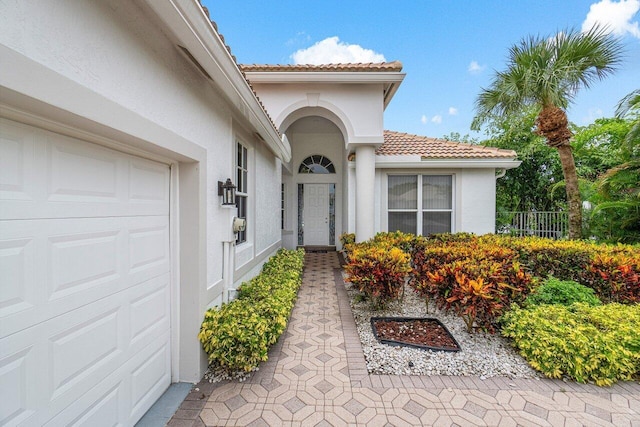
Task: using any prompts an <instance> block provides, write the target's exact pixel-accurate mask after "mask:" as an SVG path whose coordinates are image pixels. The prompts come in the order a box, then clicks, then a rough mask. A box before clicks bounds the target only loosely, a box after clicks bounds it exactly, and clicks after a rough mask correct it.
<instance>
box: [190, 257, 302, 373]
mask: <svg viewBox="0 0 640 427" xmlns="http://www.w3.org/2000/svg"><path fill="white" fill-rule="evenodd" d="M303 263H304V251H303V250H301V249H299V250H297V251H287V250H280V251H278V253H277V254H276V255H275V256H273V257H271V259H270V260H269V261H267V262H266V263H265V264H264V266H263V267H262V272H261V273H260V274H259V275H258V276H256V277H254V278H253V279H251V280H250V281H249V282H247V283H244V284H243V285H242V286H240V288H239V289H238V297H237V298H236V299H235V300H234V301H231V302H230V303H228V304H223V305H222V306H221V307H220V308H212V309H209V310H207V312H206V313H205V315H204V321H203V322H202V326H201V328H200V333H199V334H198V339H199V340H200V342H201V343H202V347H203V348H204V351H205V352H206V353H207V354H208V356H209V362H210V363H212V364H217V365H218V366H220V367H222V368H223V369H226V370H228V371H235V370H244V371H246V372H250V371H252V370H253V369H254V368H256V367H257V366H258V364H259V363H260V362H263V361H265V360H267V357H268V352H269V347H270V346H271V345H273V344H274V343H275V342H276V341H277V340H278V337H280V335H282V333H283V332H284V330H285V328H286V327H287V321H288V319H289V316H290V315H291V310H292V309H293V305H294V302H295V299H296V295H297V292H298V289H299V288H300V284H301V282H302V268H303Z"/></svg>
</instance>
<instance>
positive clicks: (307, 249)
mask: <svg viewBox="0 0 640 427" xmlns="http://www.w3.org/2000/svg"><path fill="white" fill-rule="evenodd" d="M298 248H302V249H304V250H305V252H313V253H325V252H335V251H336V247H335V246H317V245H314V246H312V245H309V246H298Z"/></svg>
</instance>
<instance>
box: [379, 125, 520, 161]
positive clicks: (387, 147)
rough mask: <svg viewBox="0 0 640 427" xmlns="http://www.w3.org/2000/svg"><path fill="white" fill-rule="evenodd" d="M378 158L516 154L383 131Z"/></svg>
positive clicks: (510, 157)
mask: <svg viewBox="0 0 640 427" xmlns="http://www.w3.org/2000/svg"><path fill="white" fill-rule="evenodd" d="M376 154H377V155H379V156H402V155H417V156H421V157H422V158H427V159H512V158H515V157H516V152H515V151H512V150H502V149H499V148H495V147H484V146H481V145H473V144H465V143H461V142H453V141H447V140H444V139H437V138H429V137H426V136H419V135H412V134H409V133H402V132H394V131H389V130H385V131H384V143H383V144H382V145H381V146H380V147H378V149H377V150H376Z"/></svg>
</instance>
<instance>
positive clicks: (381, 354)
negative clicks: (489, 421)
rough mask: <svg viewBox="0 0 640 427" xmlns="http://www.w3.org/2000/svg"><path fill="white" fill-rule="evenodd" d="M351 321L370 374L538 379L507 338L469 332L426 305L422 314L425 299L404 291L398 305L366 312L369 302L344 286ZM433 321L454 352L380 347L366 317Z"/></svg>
mask: <svg viewBox="0 0 640 427" xmlns="http://www.w3.org/2000/svg"><path fill="white" fill-rule="evenodd" d="M346 288H347V294H348V295H349V298H350V302H351V309H352V312H353V317H354V319H355V322H356V326H357V328H358V334H359V335H360V341H361V342H362V349H363V351H364V355H365V359H366V361H367V368H368V370H369V373H372V374H389V375H462V376H469V375H473V376H479V377H481V378H488V377H496V376H502V377H510V378H541V377H542V375H541V374H539V373H537V372H536V371H534V370H533V369H532V368H531V367H530V366H529V365H528V364H527V362H526V361H525V360H524V359H523V358H522V357H521V356H520V355H519V354H517V353H516V352H515V350H514V349H513V348H512V347H511V346H510V345H509V342H508V341H507V339H506V338H503V337H501V336H500V335H499V334H495V335H492V334H487V333H483V332H476V333H474V334H469V333H468V332H467V331H466V327H465V325H464V322H463V321H462V319H460V318H459V317H458V316H456V315H455V314H452V313H451V314H450V313H446V312H444V311H441V310H438V309H437V308H436V307H435V306H434V304H430V306H429V311H428V312H427V308H426V304H425V302H424V300H422V299H421V298H419V297H418V296H417V294H416V293H415V292H414V291H413V290H412V289H411V288H410V287H409V286H406V287H405V295H404V300H403V301H402V303H400V302H393V303H390V304H388V306H387V308H386V309H385V310H378V311H373V310H371V307H370V304H369V302H368V301H362V300H361V298H358V292H357V291H356V290H355V289H354V288H353V287H352V286H351V284H349V283H347V284H346ZM376 316H395V317H432V318H436V319H438V320H440V321H441V322H442V323H443V324H444V325H445V326H446V327H447V329H449V332H451V334H452V335H453V336H454V338H455V339H456V341H458V343H459V344H460V347H461V350H460V351H459V352H444V351H431V350H423V349H417V348H411V347H396V346H390V345H386V344H381V343H379V342H378V340H376V338H375V336H374V335H373V332H372V330H371V317H376Z"/></svg>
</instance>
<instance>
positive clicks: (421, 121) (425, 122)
mask: <svg viewBox="0 0 640 427" xmlns="http://www.w3.org/2000/svg"><path fill="white" fill-rule="evenodd" d="M428 121H429V119H428V118H427V116H425V115H424V114H423V115H422V117H420V123H422V124H423V125H426V124H427V122H428Z"/></svg>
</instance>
